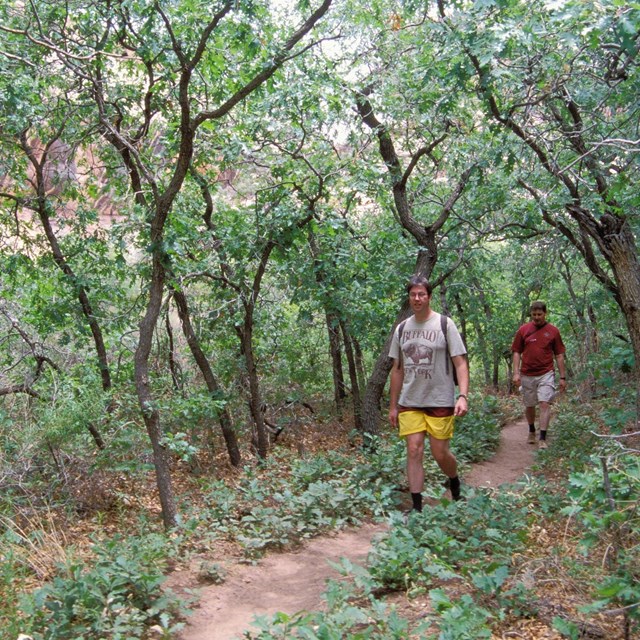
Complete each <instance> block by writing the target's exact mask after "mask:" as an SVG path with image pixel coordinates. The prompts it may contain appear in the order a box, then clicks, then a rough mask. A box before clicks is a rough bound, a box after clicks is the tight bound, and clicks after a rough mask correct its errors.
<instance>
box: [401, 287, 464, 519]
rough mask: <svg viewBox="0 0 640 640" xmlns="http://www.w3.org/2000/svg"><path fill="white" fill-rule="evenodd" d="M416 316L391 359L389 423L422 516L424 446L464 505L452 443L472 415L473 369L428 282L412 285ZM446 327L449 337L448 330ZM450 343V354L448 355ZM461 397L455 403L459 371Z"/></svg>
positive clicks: (407, 323)
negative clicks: (462, 419)
mask: <svg viewBox="0 0 640 640" xmlns="http://www.w3.org/2000/svg"><path fill="white" fill-rule="evenodd" d="M407 292H408V293H409V304H410V305H411V310H412V311H413V315H412V316H411V317H410V318H408V319H407V320H406V321H405V322H403V323H401V325H400V326H399V327H398V329H399V330H397V331H396V332H395V334H394V337H393V340H392V343H391V349H390V351H389V357H390V358H392V359H393V367H392V369H391V385H390V407H389V421H390V422H391V424H392V426H394V427H396V428H397V429H398V432H399V435H400V437H402V438H405V440H406V443H407V478H408V480H409V491H410V492H411V498H412V501H413V508H414V510H416V511H422V491H423V490H424V467H423V459H424V443H425V439H426V436H427V434H428V435H429V446H430V449H431V454H432V455H433V458H434V460H435V461H436V462H437V463H438V466H439V467H440V469H442V471H443V473H444V474H445V475H446V476H447V478H448V480H447V484H448V486H449V488H450V489H451V495H452V497H453V499H454V500H460V497H461V496H460V479H459V478H458V463H457V461H456V459H455V456H454V455H453V454H452V453H451V451H450V448H449V443H450V441H451V438H452V437H453V429H454V421H455V416H463V415H465V414H466V413H467V409H468V404H467V403H468V400H467V395H468V392H469V367H468V364H467V358H466V349H465V346H464V343H463V342H462V338H461V337H460V334H459V332H458V329H457V328H456V326H455V324H454V323H453V321H452V320H451V319H449V318H447V319H446V324H444V325H443V323H442V319H441V317H440V314H439V313H436V312H435V311H433V309H431V293H432V288H431V285H430V283H429V281H428V280H427V279H426V278H425V277H423V276H413V277H412V278H411V280H410V281H409V283H408V285H407ZM443 326H446V330H447V337H446V339H445V335H444V333H443V330H442V327H443ZM447 343H448V347H449V348H448V352H447ZM454 367H455V371H456V374H457V377H458V386H459V389H460V392H459V394H458V397H457V398H456V397H455V385H454V379H453V369H454Z"/></svg>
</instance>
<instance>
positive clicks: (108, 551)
mask: <svg viewBox="0 0 640 640" xmlns="http://www.w3.org/2000/svg"><path fill="white" fill-rule="evenodd" d="M474 405H475V406H479V407H481V411H478V414H477V415H475V416H474V421H473V424H471V423H463V424H461V425H460V428H459V433H458V436H457V438H456V453H457V455H458V456H459V458H460V459H461V460H462V461H463V464H469V463H470V462H471V461H473V460H478V459H482V458H483V457H485V456H486V455H487V454H488V453H489V452H490V451H491V450H492V447H495V443H497V440H498V437H499V432H500V427H501V424H502V422H503V421H504V420H505V419H506V418H505V416H506V415H508V412H509V411H510V410H511V409H513V406H512V405H510V404H509V403H508V402H507V403H506V404H505V403H503V402H500V403H499V402H498V400H497V399H496V398H491V397H487V398H485V399H484V400H482V401H481V399H480V398H479V397H478V398H475V399H474ZM599 415H600V416H603V415H604V416H607V415H608V413H607V408H606V407H604V409H603V411H601V412H600V414H599ZM594 419H595V418H594V414H593V411H592V408H591V407H587V406H585V405H579V406H575V407H574V406H570V405H568V406H567V407H566V408H565V409H564V410H563V412H562V413H561V414H560V415H559V416H558V417H557V418H556V420H555V423H554V424H555V425H557V426H556V431H555V433H556V436H555V437H554V439H553V440H552V441H551V446H550V448H549V449H548V450H547V451H545V452H540V453H539V454H538V463H537V465H536V468H535V469H534V474H533V476H532V477H531V478H530V479H529V480H528V481H527V482H525V483H523V484H521V485H520V486H518V487H510V488H508V489H503V490H499V491H496V490H475V491H468V493H467V501H466V502H464V503H451V502H450V501H448V500H446V499H444V500H442V499H440V496H439V495H436V494H435V492H434V495H433V496H429V498H430V502H431V504H432V506H431V508H429V509H426V510H425V512H424V513H423V514H422V515H421V516H411V517H410V518H409V519H408V521H406V522H405V521H404V520H403V519H402V515H401V510H400V509H401V507H402V504H401V501H402V498H403V496H404V494H405V490H406V487H405V486H404V471H403V465H404V451H403V449H402V446H401V445H400V444H399V443H398V442H397V441H396V440H395V439H393V438H389V439H386V438H383V439H381V440H373V441H368V442H367V443H363V442H362V441H361V440H360V439H359V438H358V437H357V436H355V435H354V434H353V433H349V432H346V431H345V430H344V429H341V428H339V427H337V426H336V425H335V424H332V425H324V426H322V425H320V424H318V425H316V426H315V427H314V431H313V433H310V434H308V437H307V438H305V440H306V441H305V443H304V444H305V451H306V453H305V455H303V456H301V455H300V454H299V453H298V445H299V444H300V443H299V442H296V440H294V439H293V438H292V439H291V441H290V442H288V441H287V440H286V438H284V439H283V440H282V441H281V442H280V443H279V446H278V447H276V448H275V449H274V453H273V455H272V457H271V458H270V459H269V460H268V461H267V462H266V463H264V464H262V465H248V466H247V467H245V468H244V469H243V470H242V472H240V473H232V472H227V473H224V474H223V473H220V474H218V477H217V478H211V477H208V476H195V475H193V474H191V473H187V472H186V471H187V469H186V468H185V467H183V466H181V465H177V469H176V470H177V471H179V473H178V475H179V478H180V484H179V486H180V490H181V501H182V514H183V521H182V524H181V527H180V528H179V529H176V530H175V531H172V532H171V533H170V534H168V535H167V534H165V533H164V532H162V531H160V530H159V529H158V523H155V522H150V521H149V520H148V517H143V516H141V515H140V511H139V510H138V509H136V508H135V507H136V504H138V503H139V502H140V501H147V500H153V494H152V492H151V490H150V487H151V486H152V482H153V480H152V479H151V478H147V479H146V484H145V482H144V481H143V479H142V478H138V480H139V483H138V484H137V485H136V487H135V489H136V490H135V491H134V490H133V489H134V487H133V486H132V487H131V488H130V493H127V494H126V495H122V496H121V498H120V500H119V502H118V503H117V504H118V505H119V506H118V508H116V509H112V510H109V511H105V512H98V513H94V514H93V515H91V517H87V518H85V519H82V518H79V517H78V514H75V517H74V518H72V517H71V516H70V515H69V514H63V513H57V512H56V511H55V510H50V511H48V512H47V514H48V515H47V517H46V518H44V517H42V516H40V517H39V519H38V520H36V519H35V517H34V516H33V513H37V510H32V512H31V515H29V513H27V512H26V511H25V510H24V509H22V510H20V509H18V508H17V505H15V504H14V505H13V506H12V505H11V504H9V503H8V502H6V501H5V503H4V504H3V525H4V526H3V535H2V538H1V541H0V544H1V545H2V546H1V549H0V552H1V553H2V557H3V560H4V562H3V563H2V574H1V575H0V590H1V591H2V594H1V595H2V601H1V603H0V624H1V625H2V627H1V628H2V630H3V637H7V638H17V637H18V634H20V633H23V634H27V635H29V636H30V637H32V638H34V640H45V639H46V640H57V639H67V638H78V637H83V638H113V639H119V638H122V639H124V638H132V639H133V638H147V637H155V638H158V637H164V638H173V637H176V635H177V634H178V633H179V631H180V628H181V626H182V624H183V619H184V618H183V616H184V613H185V611H186V610H187V609H188V608H189V607H190V606H193V604H194V602H193V601H189V598H188V594H187V597H186V598H185V594H181V595H180V597H178V596H177V595H176V594H173V593H171V592H170V591H169V590H167V589H166V588H164V587H163V583H164V578H165V576H166V574H167V573H168V572H170V571H171V569H173V568H175V567H180V566H186V565H188V564H190V565H193V563H194V562H197V566H198V568H199V569H198V570H199V572H200V574H201V575H200V577H201V579H202V580H203V581H208V582H224V580H225V574H226V567H227V566H228V563H229V562H245V563H256V562H260V559H261V557H263V555H264V554H265V553H267V552H269V551H282V550H287V549H290V548H293V547H295V546H296V545H298V544H300V543H301V542H303V541H304V540H306V539H308V538H311V537H313V536H317V535H320V534H322V533H323V532H326V531H329V530H333V529H336V528H341V527H345V526H347V525H353V524H355V525H357V524H358V523H361V522H363V521H365V520H371V519H376V518H384V519H387V521H389V522H390V524H391V528H390V533H389V534H388V535H387V536H386V537H384V538H383V539H382V540H381V541H380V542H379V543H378V544H377V546H376V547H375V549H374V551H373V553H372V555H371V561H370V565H369V567H368V568H367V569H362V568H359V567H355V566H349V564H348V563H345V564H344V566H342V568H341V571H342V572H343V573H344V576H345V579H343V580H340V581H336V582H334V583H331V584H330V586H329V587H328V589H327V592H326V594H325V600H326V604H327V606H326V610H325V611H322V612H301V613H299V614H295V615H292V616H287V615H284V614H280V615H279V616H277V617H276V618H275V619H274V620H271V621H264V622H263V626H262V629H261V630H259V631H258V632H257V633H256V634H254V635H251V636H249V635H247V637H252V638H256V639H257V638H259V639H260V640H266V639H270V638H291V637H301V638H380V639H382V638H385V639H387V638H414V637H425V638H428V637H433V638H441V639H443V640H447V639H459V640H462V639H464V638H474V639H476V638H502V637H514V634H515V636H516V637H523V638H531V639H534V638H536V639H537V638H560V637H566V638H579V637H603V638H611V639H616V638H620V639H623V638H632V637H633V634H634V633H637V629H638V610H637V603H638V601H639V600H640V597H639V596H640V593H639V588H638V586H637V585H638V577H639V576H638V570H637V567H638V566H639V564H640V563H639V562H638V559H639V558H638V555H639V551H638V542H639V541H638V526H637V525H638V512H637V496H638V486H639V483H640V469H639V465H638V458H637V456H636V457H634V456H633V455H632V454H631V453H630V452H628V451H626V450H625V449H623V448H621V447H620V446H619V444H617V442H616V441H615V440H614V441H602V440H601V439H599V438H598V437H596V436H595V435H594V434H593V433H592V431H593V429H592V426H593V420H594ZM600 426H602V425H600ZM365 444H366V446H363V445H365ZM427 473H428V475H429V482H428V486H437V485H438V481H439V480H440V479H441V478H440V477H439V473H438V471H437V470H436V468H435V466H434V465H433V464H432V463H429V464H428V465H427ZM120 489H122V486H120ZM12 509H13V511H11V510H12ZM29 518H31V519H29ZM65 518H66V519H65ZM347 578H348V579H347ZM505 634H506V635H505ZM585 634H590V635H585Z"/></svg>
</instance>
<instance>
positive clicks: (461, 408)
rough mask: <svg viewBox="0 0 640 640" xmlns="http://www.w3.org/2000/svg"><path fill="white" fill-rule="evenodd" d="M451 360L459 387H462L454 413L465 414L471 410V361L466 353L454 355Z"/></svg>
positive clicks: (457, 414) (456, 414)
mask: <svg viewBox="0 0 640 640" xmlns="http://www.w3.org/2000/svg"><path fill="white" fill-rule="evenodd" d="M451 362H453V366H454V367H455V368H456V375H457V377H458V388H459V389H460V393H459V394H458V399H457V400H456V405H455V408H454V410H453V415H455V416H463V415H465V414H466V413H467V411H468V410H469V400H468V397H469V363H468V362H467V358H466V356H464V355H462V356H452V358H451Z"/></svg>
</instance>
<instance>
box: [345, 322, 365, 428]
mask: <svg viewBox="0 0 640 640" xmlns="http://www.w3.org/2000/svg"><path fill="white" fill-rule="evenodd" d="M340 328H341V329H342V336H343V338H344V352H345V355H346V356H347V363H348V365H349V379H350V380H351V399H352V403H353V421H354V426H355V428H356V429H357V430H358V431H362V416H361V415H360V413H361V411H362V403H361V400H360V384H359V383H358V369H357V367H356V359H355V355H354V353H353V345H352V343H351V336H350V335H349V331H348V329H347V325H346V323H345V322H344V321H341V322H340Z"/></svg>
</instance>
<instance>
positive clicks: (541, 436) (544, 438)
mask: <svg viewBox="0 0 640 640" xmlns="http://www.w3.org/2000/svg"><path fill="white" fill-rule="evenodd" d="M546 439H547V431H546V429H545V430H544V431H542V430H541V431H540V440H546Z"/></svg>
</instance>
